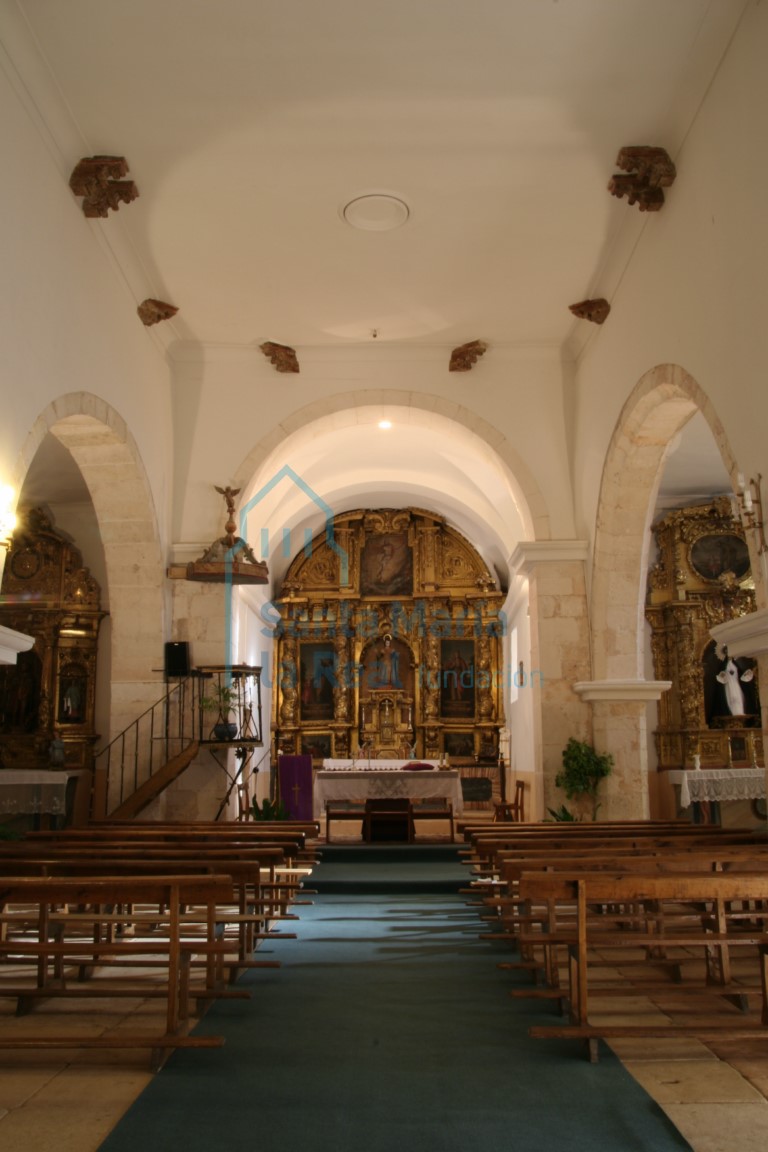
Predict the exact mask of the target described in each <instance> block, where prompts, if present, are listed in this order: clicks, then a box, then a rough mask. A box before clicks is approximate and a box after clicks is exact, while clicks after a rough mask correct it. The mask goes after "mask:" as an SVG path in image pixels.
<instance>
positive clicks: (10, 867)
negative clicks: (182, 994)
mask: <svg viewBox="0 0 768 1152" xmlns="http://www.w3.org/2000/svg"><path fill="white" fill-rule="evenodd" d="M283 855H284V853H283V849H282V848H281V847H277V846H272V845H269V844H263V843H256V842H249V843H247V844H246V845H245V846H243V845H242V844H236V845H231V844H230V845H227V844H222V843H221V842H219V841H216V842H213V843H211V842H208V841H203V842H196V841H190V842H185V843H184V844H175V843H174V844H171V845H168V844H167V843H166V842H160V843H159V844H157V843H154V842H152V841H149V840H146V839H142V840H141V841H139V842H136V841H135V840H132V839H131V838H125V839H124V840H121V841H120V842H119V843H113V842H104V843H100V842H96V843H93V842H91V841H89V840H88V839H87V838H85V839H82V838H78V839H76V840H72V839H70V838H67V837H62V838H51V839H47V838H43V839H36V840H34V841H22V842H14V843H10V844H5V845H0V871H3V870H5V871H6V872H14V873H15V874H20V873H24V872H26V871H29V872H30V873H39V874H42V875H79V876H85V875H94V874H96V875H97V874H99V872H101V873H102V874H104V873H105V872H107V871H108V872H110V873H112V874H116V875H117V874H120V875H132V874H133V875H146V873H147V872H148V871H150V872H153V873H155V874H160V873H167V872H178V873H185V874H190V875H194V874H197V873H205V872H216V873H221V874H227V875H229V876H230V877H231V878H232V881H233V883H234V885H235V896H236V907H235V908H234V909H232V908H229V909H222V910H221V911H220V914H219V918H218V925H219V931H220V935H221V938H222V939H223V940H227V939H232V940H233V945H232V950H234V951H235V955H234V956H233V957H232V958H231V959H228V960H227V965H228V967H229V969H230V973H231V979H232V980H234V979H235V978H236V976H237V974H238V973H239V971H240V970H242V969H245V968H249V967H263V966H265V965H267V964H269V965H270V966H272V964H271V962H268V961H264V960H253V959H252V958H251V957H252V953H253V950H254V948H255V946H256V943H257V942H258V941H259V940H263V939H268V938H269V937H270V936H273V935H274V926H275V924H276V923H279V922H280V921H283V920H288V919H291V920H292V919H295V918H296V917H295V915H294V914H293V913H292V912H290V911H289V909H290V908H292V906H293V904H294V903H295V902H296V894H297V893H298V892H300V891H302V885H303V876H302V874H301V870H299V871H298V872H295V871H293V869H294V868H295V866H293V865H292V866H291V869H292V870H291V871H289V872H288V873H286V875H285V876H283V877H280V876H279V875H278V871H279V867H280V865H281V863H282V861H283Z"/></svg>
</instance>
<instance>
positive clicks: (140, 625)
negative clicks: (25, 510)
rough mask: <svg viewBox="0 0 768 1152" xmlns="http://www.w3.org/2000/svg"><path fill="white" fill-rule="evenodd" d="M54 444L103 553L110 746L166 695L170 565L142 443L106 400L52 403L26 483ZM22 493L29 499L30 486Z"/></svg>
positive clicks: (32, 445) (103, 680)
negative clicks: (70, 467)
mask: <svg viewBox="0 0 768 1152" xmlns="http://www.w3.org/2000/svg"><path fill="white" fill-rule="evenodd" d="M46 438H53V439H54V440H55V441H56V442H57V443H58V444H59V445H61V446H62V447H63V448H64V449H65V450H66V451H67V453H68V454H69V456H70V457H71V460H72V462H73V464H74V465H75V466H76V469H77V472H78V473H79V475H80V476H81V477H82V482H83V490H84V491H86V492H87V495H88V498H89V500H90V502H91V504H92V507H93V514H94V517H95V523H96V526H97V531H98V536H99V539H100V544H101V547H102V548H103V564H104V572H105V576H106V578H105V579H104V580H103V591H104V604H105V607H107V608H108V611H109V621H108V631H107V629H105V634H106V635H107V636H108V650H107V652H106V653H105V654H104V655H105V656H106V658H105V659H101V663H100V682H99V685H98V695H99V698H100V702H99V705H98V707H97V716H98V718H99V720H100V723H101V727H102V731H101V735H102V739H103V740H106V739H107V738H108V737H111V736H114V735H115V734H116V733H118V732H120V731H121V730H122V729H123V728H124V727H125V726H126V725H127V724H128V723H130V722H131V721H133V720H134V719H135V718H136V717H137V716H138V715H139V713H140V712H142V711H143V710H144V708H145V707H146V706H147V705H148V704H150V703H154V701H155V700H156V699H157V697H158V695H159V692H158V681H159V680H160V679H161V676H162V673H161V671H159V669H160V668H161V664H162V644H163V639H164V636H165V595H164V568H165V566H164V563H163V556H162V554H161V550H160V543H159V537H158V530H157V518H156V515H155V509H154V505H153V501H152V495H151V492H150V489H149V484H148V481H147V476H146V472H145V469H144V465H143V462H142V460H141V457H140V453H139V450H138V447H137V445H136V442H135V441H134V439H133V437H132V435H131V433H130V431H129V430H128V428H127V427H126V425H125V422H124V421H123V419H122V417H121V416H120V415H119V414H118V413H117V412H116V411H115V410H114V408H112V407H111V406H110V405H109V404H107V403H106V402H105V401H104V400H102V399H100V398H99V397H97V396H94V395H92V394H91V393H87V392H72V393H68V394H66V395H64V396H61V397H59V398H58V399H57V400H55V401H54V402H53V403H51V404H50V405H48V407H47V408H46V409H45V410H44V411H43V412H42V413H41V414H40V416H39V417H38V419H37V421H36V423H35V425H34V427H33V429H32V431H31V432H30V434H29V436H28V437H27V441H26V443H25V445H24V448H23V451H22V453H21V459H20V461H19V466H18V469H17V472H18V474H19V476H20V477H22V478H23V477H24V476H26V475H27V474H28V473H29V471H30V468H31V467H32V464H33V461H34V460H35V457H36V455H37V453H38V452H39V451H40V450H41V449H42V451H43V452H44V451H45V444H46ZM42 474H43V475H45V469H43V470H42ZM21 491H22V497H23V495H24V489H23V483H22V485H21ZM58 495H60V493H57V491H56V490H55V489H52V490H51V491H50V493H49V494H48V497H47V498H48V500H50V501H51V502H53V503H55V502H56V499H57V496H58ZM36 496H37V498H38V499H42V500H43V501H44V500H45V488H44V482H43V485H42V486H41V485H40V484H39V483H38V485H37V492H36ZM105 701H106V702H107V706H106V707H104V702H105ZM106 724H108V728H107V729H106V730H104V726H105V725H106Z"/></svg>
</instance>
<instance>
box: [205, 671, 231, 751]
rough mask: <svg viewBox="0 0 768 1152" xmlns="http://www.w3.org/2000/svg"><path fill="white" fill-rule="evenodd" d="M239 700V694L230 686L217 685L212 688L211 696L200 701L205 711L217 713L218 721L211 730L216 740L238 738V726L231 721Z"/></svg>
mask: <svg viewBox="0 0 768 1152" xmlns="http://www.w3.org/2000/svg"><path fill="white" fill-rule="evenodd" d="M237 699H238V698H237V692H236V691H235V689H234V688H233V687H232V686H231V685H230V684H215V685H213V686H212V688H211V691H210V695H208V696H203V698H202V700H201V701H200V706H201V708H203V710H204V711H206V712H215V713H216V720H215V722H214V724H213V727H212V728H211V734H212V736H213V737H214V739H216V740H221V741H222V742H224V741H228V740H234V739H235V737H236V736H237V730H238V726H237V724H235V723H234V722H233V721H232V720H230V716H231V715H232V712H233V711H234V710H235V707H236V705H237Z"/></svg>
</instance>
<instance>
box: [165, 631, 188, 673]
mask: <svg viewBox="0 0 768 1152" xmlns="http://www.w3.org/2000/svg"><path fill="white" fill-rule="evenodd" d="M174 676H189V641H188V640H169V641H168V643H167V644H166V646H165V678H166V680H171V679H172V678H173V677H174Z"/></svg>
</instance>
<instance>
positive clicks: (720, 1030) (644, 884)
mask: <svg viewBox="0 0 768 1152" xmlns="http://www.w3.org/2000/svg"><path fill="white" fill-rule="evenodd" d="M520 897H521V899H524V900H528V901H543V902H544V903H545V904H547V903H551V902H553V901H554V902H557V903H559V904H560V905H568V904H571V905H573V906H574V907H575V921H574V922H573V924H567V925H566V926H565V927H562V926H558V925H554V927H553V926H552V925H551V924H550V925H549V926H548V927H549V928H550V931H549V933H548V936H549V939H548V941H547V943H548V946H549V947H554V946H558V945H560V946H565V947H566V948H567V950H568V981H569V988H568V1000H569V1003H570V1020H569V1022H568V1023H567V1024H561V1025H541V1026H535V1027H532V1028H531V1029H529V1034H530V1035H531V1036H534V1037H576V1038H582V1039H585V1040H587V1041H588V1050H589V1056H590V1059H591V1060H592V1061H593V1062H594V1061H596V1060H597V1056H598V1048H597V1041H598V1039H600V1038H605V1039H611V1038H615V1037H627V1036H643V1037H648V1036H667V1037H674V1036H696V1037H698V1038H699V1039H701V1040H704V1041H706V1040H712V1039H714V1038H716V1039H720V1040H722V1039H729V1040H732V1039H742V1038H744V1037H751V1038H755V1037H760V1038H762V1039H768V1028H766V1027H765V1026H766V1025H768V874H767V873H765V872H760V873H738V874H732V873H711V872H710V873H698V874H682V873H680V874H664V875H661V874H658V873H645V872H638V873H634V872H631V871H626V872H587V873H576V874H574V875H568V874H566V873H558V872H523V874H522V875H521V877H520ZM744 902H748V907H747V908H746V909H744V908H743V904H744ZM734 904H738V905H739V910H738V911H734V908H733V905H734ZM649 905H650V906H651V909H652V911H650V912H647V911H643V913H642V915H643V917H644V918H645V919H644V924H645V926H644V927H643V924H642V923H640V924H638V921H637V918H636V917H635V918H634V925H633V930H620V929H619V928H617V925H616V923H615V922H610V921H609V927H608V928H607V929H606V920H605V918H604V916H601V915H594V914H593V911H592V910H593V909H594V908H595V906H598V907H603V908H605V907H609V908H615V907H616V906H621V907H622V908H624V909H625V908H626V906H640V908H641V909H643V910H645V909H646V908H647V906H649ZM669 905H676V906H679V905H684V906H686V907H687V908H688V909H691V908H693V909H694V913H695V914H693V915H691V914H690V912H689V914H688V915H687V918H686V921H685V922H684V923H683V925H682V927H679V926H678V927H675V928H670V927H669V922H667V925H666V929H667V930H663V931H661V932H660V931H659V930H658V929H655V930H654V929H653V928H652V927H650V925H651V923H652V921H653V922H661V923H662V925H663V923H664V921H663V917H664V914H665V909H666V908H667V907H668V906H669ZM700 905H704V906H705V911H703V912H702V911H701V909H700V908H699V907H698V906H700ZM620 915H621V918H622V919H624V920H626V919H627V918H628V914H627V912H626V911H622V912H621V914H620ZM673 923H674V922H673ZM678 923H679V922H678ZM521 939H522V940H525V936H522V937H521ZM660 944H661V945H663V946H664V947H665V948H670V947H681V948H685V949H698V948H700V949H702V950H703V952H704V955H705V956H706V958H707V973H708V977H709V979H710V980H712V981H715V982H716V983H717V984H719V985H720V986H721V987H726V986H727V974H728V968H727V964H726V965H724V963H723V957H724V956H727V955H728V954H729V952H730V949H732V948H738V949H741V948H748V949H751V950H752V951H753V952H754V953H756V956H757V959H758V966H759V972H760V984H761V997H762V1010H761V1023H758V1024H755V1025H752V1026H749V1025H745V1024H736V1025H735V1024H732V1023H731V1024H727V1025H723V1026H719V1027H718V1026H713V1025H705V1026H700V1025H696V1024H685V1025H662V1024H644V1025H609V1024H608V1025H602V1024H600V1025H595V1024H592V1023H590V1020H589V981H588V971H589V964H590V959H591V955H590V952H591V950H592V949H594V948H595V947H603V948H605V947H610V948H617V949H627V948H629V949H635V950H636V949H637V948H638V946H642V947H648V948H655V947H658V946H659V945H660ZM688 987H690V985H686V984H683V985H675V990H676V992H683V991H684V990H685V989H686V988H688ZM696 991H697V992H700V988H697V989H696ZM614 994H616V995H619V994H620V992H619V991H618V990H617V989H614Z"/></svg>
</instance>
